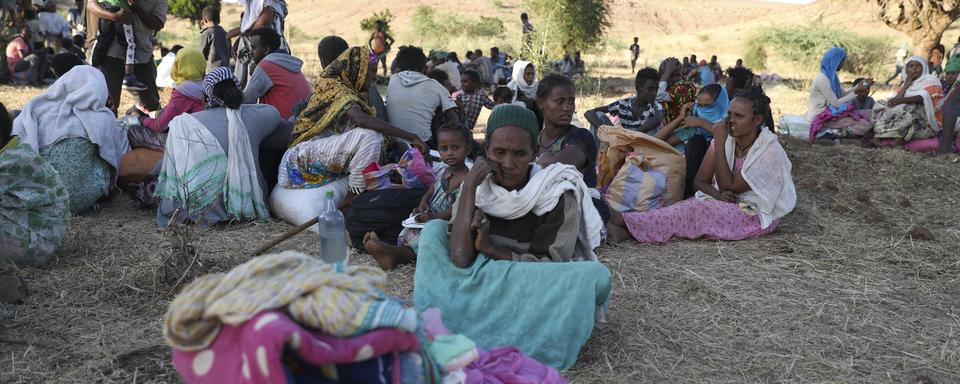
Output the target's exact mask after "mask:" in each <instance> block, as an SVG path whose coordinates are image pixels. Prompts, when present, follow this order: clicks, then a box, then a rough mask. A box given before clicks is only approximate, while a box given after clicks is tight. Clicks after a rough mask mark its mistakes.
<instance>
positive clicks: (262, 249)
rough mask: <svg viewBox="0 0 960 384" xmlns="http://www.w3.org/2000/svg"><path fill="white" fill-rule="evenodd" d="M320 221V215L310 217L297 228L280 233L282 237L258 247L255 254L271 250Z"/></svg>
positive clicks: (258, 254)
mask: <svg viewBox="0 0 960 384" xmlns="http://www.w3.org/2000/svg"><path fill="white" fill-rule="evenodd" d="M319 221H320V218H319V217H314V218H312V219H310V220H309V221H307V222H306V223H303V224H300V225H299V226H297V227H296V228H293V229H291V230H289V231H287V232H286V233H284V234H282V235H280V237H278V238H276V239H273V240H271V241H270V242H269V243H267V244H266V245H264V246H262V247H260V248H258V249H257V250H256V251H253V255H254V256H260V255H261V254H263V253H264V252H266V251H269V250H270V248H273V247H274V246H276V245H277V244H280V243H282V242H284V241H285V240H287V239H289V238H291V237H293V236H294V235H296V234H298V233H300V232H303V231H304V230H305V229H307V228H310V226H312V225H314V224H316V223H317V222H319Z"/></svg>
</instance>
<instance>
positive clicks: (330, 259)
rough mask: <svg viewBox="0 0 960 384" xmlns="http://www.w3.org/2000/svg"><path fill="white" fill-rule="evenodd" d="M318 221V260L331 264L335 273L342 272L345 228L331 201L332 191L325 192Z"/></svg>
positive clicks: (345, 251) (343, 269)
mask: <svg viewBox="0 0 960 384" xmlns="http://www.w3.org/2000/svg"><path fill="white" fill-rule="evenodd" d="M319 219H320V220H319V222H317V226H318V227H319V229H320V260H323V261H324V262H325V263H328V264H333V266H334V269H336V271H337V272H343V271H345V270H346V268H347V255H348V253H347V227H346V221H345V220H344V219H343V213H341V212H340V210H339V209H337V204H336V202H334V200H333V191H327V204H326V206H325V207H324V209H323V212H321V213H320V217H319Z"/></svg>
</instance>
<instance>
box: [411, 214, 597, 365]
mask: <svg viewBox="0 0 960 384" xmlns="http://www.w3.org/2000/svg"><path fill="white" fill-rule="evenodd" d="M447 242H448V237H447V222H446V221H443V220H433V221H431V222H429V223H427V225H426V226H425V227H424V228H423V231H422V232H420V244H419V249H418V251H417V272H416V275H415V277H414V283H413V284H414V285H413V301H414V304H415V305H416V307H417V310H418V311H423V310H425V309H427V308H431V307H437V308H439V309H440V310H441V311H442V313H443V322H444V324H445V325H446V326H447V327H448V328H449V329H450V331H452V332H453V333H462V334H464V335H466V336H467V337H470V338H471V339H473V340H474V341H476V342H477V344H478V345H479V346H480V347H483V348H486V349H490V348H494V347H501V346H514V347H517V348H519V349H520V350H521V351H523V353H525V354H527V355H528V356H531V357H533V358H535V359H537V360H539V361H540V362H542V363H544V364H547V365H550V366H552V367H556V368H559V369H566V368H570V367H571V366H572V365H573V364H574V363H575V362H576V361H577V354H578V353H579V352H580V348H581V347H582V346H583V344H585V343H586V342H587V339H588V338H590V332H591V331H592V330H593V326H594V319H595V316H596V314H597V313H598V311H603V310H606V306H607V302H608V301H609V299H610V271H609V270H608V269H607V267H605V266H604V265H602V264H600V263H597V262H591V261H583V262H569V263H533V262H516V261H503V260H492V259H488V258H487V257H485V256H483V255H478V256H477V260H476V261H475V262H474V263H473V265H471V266H470V267H467V268H459V267H457V266H456V265H454V264H453V262H452V261H451V260H450V256H449V253H448V251H447Z"/></svg>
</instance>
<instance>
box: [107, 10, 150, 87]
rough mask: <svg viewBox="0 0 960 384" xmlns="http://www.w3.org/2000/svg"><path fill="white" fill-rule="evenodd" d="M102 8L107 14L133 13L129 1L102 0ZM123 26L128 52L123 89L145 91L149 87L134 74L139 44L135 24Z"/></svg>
mask: <svg viewBox="0 0 960 384" xmlns="http://www.w3.org/2000/svg"><path fill="white" fill-rule="evenodd" d="M100 6H101V7H103V9H104V10H106V11H107V12H113V13H119V12H121V11H126V12H128V13H129V12H131V10H130V4H129V3H127V0H101V1H100ZM122 25H123V37H124V39H125V41H126V42H127V51H126V55H125V56H124V57H125V60H124V62H123V64H124V67H123V72H124V75H123V89H126V90H130V91H145V90H147V86H146V85H145V84H143V83H142V82H140V80H138V79H137V75H135V74H134V73H133V65H134V64H136V58H135V57H136V55H135V52H136V51H137V43H136V40H135V39H134V35H133V24H122Z"/></svg>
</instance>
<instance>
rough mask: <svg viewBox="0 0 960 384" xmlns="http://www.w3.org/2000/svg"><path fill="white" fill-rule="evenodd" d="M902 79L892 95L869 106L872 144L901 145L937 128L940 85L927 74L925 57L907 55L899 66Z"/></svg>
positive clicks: (938, 81)
mask: <svg viewBox="0 0 960 384" xmlns="http://www.w3.org/2000/svg"><path fill="white" fill-rule="evenodd" d="M903 79H904V81H903V84H901V85H900V87H898V88H897V92H896V93H895V94H894V95H893V97H891V98H890V99H888V100H885V101H879V102H877V103H876V105H875V106H874V107H873V129H872V134H873V138H874V143H875V144H888V143H892V144H895V145H902V144H904V143H906V142H909V141H910V140H914V139H926V138H930V137H934V136H936V135H937V134H938V133H939V132H940V128H941V121H942V118H941V116H940V108H941V106H942V105H941V104H942V101H943V87H942V85H941V83H940V80H939V79H937V78H936V77H934V76H933V75H931V74H930V70H929V67H928V65H927V61H926V60H924V59H923V58H922V57H920V56H914V57H911V58H910V60H907V63H906V65H905V66H904V67H903ZM882 139H889V140H882Z"/></svg>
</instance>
